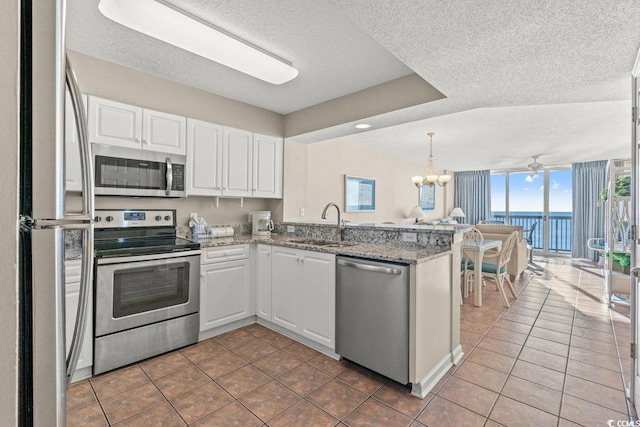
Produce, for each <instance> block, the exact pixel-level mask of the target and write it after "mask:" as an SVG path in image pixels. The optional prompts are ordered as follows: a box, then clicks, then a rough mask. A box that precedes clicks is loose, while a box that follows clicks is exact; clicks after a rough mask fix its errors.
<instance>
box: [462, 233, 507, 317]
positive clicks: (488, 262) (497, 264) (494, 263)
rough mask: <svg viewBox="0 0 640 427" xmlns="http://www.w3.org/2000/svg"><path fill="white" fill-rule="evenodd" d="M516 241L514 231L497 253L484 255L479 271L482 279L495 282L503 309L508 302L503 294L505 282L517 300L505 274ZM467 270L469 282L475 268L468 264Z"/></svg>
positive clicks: (474, 272)
mask: <svg viewBox="0 0 640 427" xmlns="http://www.w3.org/2000/svg"><path fill="white" fill-rule="evenodd" d="M517 239H518V232H517V231H514V232H513V233H511V234H510V235H509V237H507V239H506V240H505V241H504V243H503V244H502V249H501V250H500V251H499V252H498V253H496V254H491V255H486V254H485V256H484V260H483V261H482V266H481V271H480V274H482V278H483V279H484V278H485V277H486V278H488V279H491V280H495V282H496V288H497V289H498V292H500V297H501V298H502V302H503V303H504V306H505V307H509V300H508V299H507V294H506V293H505V292H504V282H505V280H506V282H507V285H508V286H509V291H510V292H511V294H512V295H513V297H514V298H518V295H517V294H516V290H515V288H514V287H513V283H511V279H510V278H509V274H508V273H507V264H509V260H510V259H511V253H512V252H513V248H514V247H515V244H516V240H517ZM467 270H468V273H467V279H466V280H470V279H469V276H472V275H473V274H476V266H475V265H473V263H469V264H468V265H467ZM471 280H472V279H471Z"/></svg>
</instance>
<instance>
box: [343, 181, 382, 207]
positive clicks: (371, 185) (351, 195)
mask: <svg viewBox="0 0 640 427" xmlns="http://www.w3.org/2000/svg"><path fill="white" fill-rule="evenodd" d="M344 194H345V202H344V206H345V209H344V210H345V212H373V211H375V210H376V180H375V179H374V178H362V177H357V176H351V175H345V176H344Z"/></svg>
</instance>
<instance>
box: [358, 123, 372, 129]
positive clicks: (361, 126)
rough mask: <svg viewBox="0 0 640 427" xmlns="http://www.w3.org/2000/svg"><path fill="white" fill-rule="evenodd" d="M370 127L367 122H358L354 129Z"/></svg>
mask: <svg viewBox="0 0 640 427" xmlns="http://www.w3.org/2000/svg"><path fill="white" fill-rule="evenodd" d="M370 127H371V125H370V124H368V123H358V124H357V125H356V129H369V128H370Z"/></svg>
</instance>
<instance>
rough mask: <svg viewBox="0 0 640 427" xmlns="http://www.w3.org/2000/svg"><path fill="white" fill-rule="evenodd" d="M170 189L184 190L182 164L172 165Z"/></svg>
mask: <svg viewBox="0 0 640 427" xmlns="http://www.w3.org/2000/svg"><path fill="white" fill-rule="evenodd" d="M171 189H172V190H175V191H184V165H173V182H172V183H171Z"/></svg>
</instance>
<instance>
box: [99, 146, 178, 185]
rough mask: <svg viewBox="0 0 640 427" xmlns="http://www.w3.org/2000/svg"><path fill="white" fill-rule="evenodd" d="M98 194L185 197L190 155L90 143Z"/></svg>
mask: <svg viewBox="0 0 640 427" xmlns="http://www.w3.org/2000/svg"><path fill="white" fill-rule="evenodd" d="M91 154H92V156H93V168H94V169H93V170H94V173H95V194H96V195H106V196H134V197H136V196H137V197H184V196H186V191H185V165H186V163H187V157H186V156H183V155H180V154H169V153H159V152H155V151H147V150H137V149H131V148H125V147H115V146H111V145H104V144H91Z"/></svg>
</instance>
